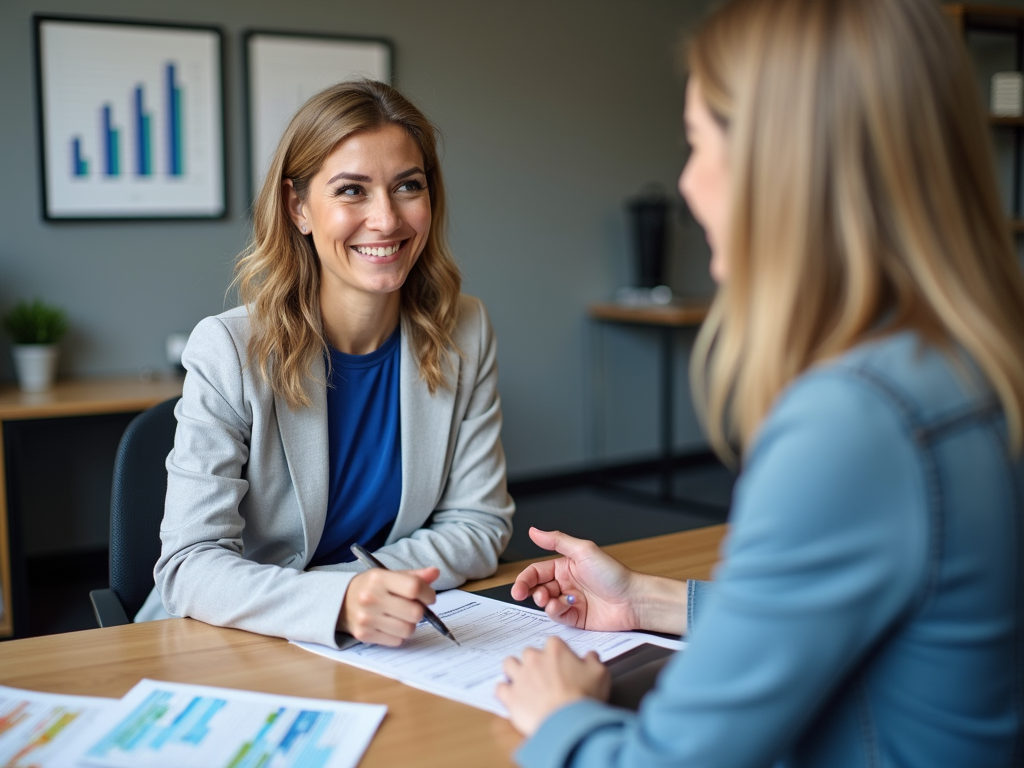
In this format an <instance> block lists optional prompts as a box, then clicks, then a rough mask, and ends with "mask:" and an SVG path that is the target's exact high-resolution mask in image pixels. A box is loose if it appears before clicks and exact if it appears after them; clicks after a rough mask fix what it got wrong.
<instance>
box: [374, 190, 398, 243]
mask: <svg viewBox="0 0 1024 768" xmlns="http://www.w3.org/2000/svg"><path fill="white" fill-rule="evenodd" d="M370 205H371V208H370V214H369V216H367V218H366V226H367V227H369V228H370V229H372V230H373V231H374V232H380V233H381V234H383V235H390V234H391V233H392V232H394V231H395V230H396V229H398V227H399V225H400V224H401V220H400V219H399V217H398V212H397V211H396V210H395V205H394V202H393V201H392V200H391V198H390V197H389V196H388V195H378V196H377V198H376V199H375V200H373V201H371V203H370Z"/></svg>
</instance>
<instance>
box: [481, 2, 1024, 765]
mask: <svg viewBox="0 0 1024 768" xmlns="http://www.w3.org/2000/svg"><path fill="white" fill-rule="evenodd" d="M688 63H689V71H690V79H689V83H688V88H687V97H686V113H685V123H686V131H687V136H688V139H689V141H690V144H691V147H692V153H691V155H690V158H689V160H688V162H687V165H686V168H685V170H684V171H683V175H682V178H681V179H680V190H681V192H682V194H683V195H684V197H685V198H686V200H687V202H688V203H689V205H690V207H691V209H692V210H693V213H694V215H695V216H696V218H697V220H698V221H700V223H701V224H702V225H703V227H704V229H705V231H706V233H707V238H708V243H709V244H710V246H711V251H712V260H711V272H712V275H713V276H714V277H715V278H716V280H717V281H718V283H719V284H720V288H719V291H718V295H717V298H716V300H715V304H714V306H713V308H712V311H711V314H710V316H709V318H708V321H707V322H706V323H705V326H704V328H703V330H702V332H701V336H700V338H699V340H698V344H697V347H696V349H695V353H694V358H693V380H694V383H695V392H697V394H698V400H699V402H700V403H701V405H702V406H703V409H702V410H703V411H704V413H705V414H706V419H707V428H708V432H709V435H710V439H711V442H712V444H713V445H714V446H715V447H716V449H717V450H718V451H719V452H720V453H721V454H723V455H726V456H728V455H729V452H730V449H731V447H733V446H736V447H739V449H740V451H741V455H742V474H741V476H740V479H739V482H738V485H737V487H736V493H735V499H734V507H733V510H732V518H731V522H732V525H731V530H730V533H729V536H728V538H727V540H726V543H725V545H724V549H723V552H722V563H721V565H720V566H719V568H718V570H717V572H716V575H715V587H714V590H713V591H712V590H711V589H710V585H708V586H702V585H700V584H694V583H690V584H685V583H681V582H674V581H671V580H668V579H661V578H655V577H652V576H646V575H642V574H639V573H635V572H633V571H630V570H628V569H626V568H624V567H623V566H622V565H621V564H619V563H617V562H616V561H614V560H612V559H611V558H609V557H608V556H607V555H604V554H603V553H602V552H601V551H600V550H598V549H597V547H596V546H594V545H593V544H592V543H591V542H585V541H580V540H577V539H573V538H571V537H568V536H565V535H563V534H560V533H547V532H542V531H536V530H534V531H532V532H531V534H532V536H533V538H534V540H535V541H536V542H538V543H539V544H540V545H541V546H544V547H546V548H548V549H552V550H555V551H557V552H559V553H561V554H562V555H563V557H562V558H560V559H557V560H553V561H547V562H545V563H540V564H537V565H533V566H530V567H529V568H528V569H527V570H526V571H524V572H523V573H522V574H521V575H520V576H519V578H518V579H517V581H516V583H515V585H514V587H513V596H515V597H517V598H520V599H522V598H525V597H527V596H528V595H532V597H533V599H534V600H535V601H536V603H537V604H538V605H540V606H542V607H544V608H545V609H546V610H547V612H548V614H549V615H551V616H552V617H553V618H555V619H556V620H558V621H561V622H563V623H568V624H571V625H574V626H579V627H586V628H588V629H604V630H613V629H615V630H618V629H634V628H646V629H653V630H663V631H669V632H686V633H687V635H688V640H689V646H688V648H687V650H686V651H685V652H683V653H680V654H678V655H677V656H676V657H675V658H674V659H673V660H672V662H671V663H670V664H669V665H668V666H667V667H666V669H665V670H664V671H663V673H662V675H661V677H660V679H659V681H658V685H657V687H656V689H655V690H654V691H653V692H651V693H650V694H649V695H648V696H647V697H646V699H645V700H644V702H643V704H642V706H641V708H640V710H639V712H638V713H632V712H626V711H622V710H618V709H614V708H612V707H609V706H608V705H606V704H604V703H603V702H602V701H601V700H602V699H604V698H607V693H608V688H609V683H608V676H607V672H606V671H605V670H604V668H603V667H602V666H601V665H600V663H599V662H598V661H597V660H596V658H593V657H589V658H585V659H578V658H576V657H575V656H574V655H573V654H572V652H571V651H570V650H569V649H568V648H567V647H566V646H565V645H564V644H562V643H560V642H558V641H552V642H551V643H550V644H549V645H548V646H547V647H545V648H544V649H543V650H529V651H525V652H524V653H523V655H522V657H521V658H520V659H509V660H508V661H507V662H506V665H505V672H506V674H507V676H508V680H509V681H508V682H507V683H503V684H502V685H500V686H499V688H498V696H499V698H500V699H501V700H502V701H503V702H504V703H505V705H506V706H507V707H508V709H509V712H510V714H511V719H512V723H513V725H515V726H516V727H517V728H518V729H519V730H520V731H522V732H523V733H524V734H526V735H527V736H528V737H529V739H528V741H527V742H526V743H525V744H524V746H523V747H522V748H521V749H520V750H519V752H518V753H517V759H518V760H519V762H520V763H521V764H522V765H524V766H531V767H533V766H561V765H573V766H585V768H601V767H602V766H635V767H637V768H657V766H669V765H671V766H716V767H717V768H728V767H731V766H737V767H738V766H766V765H771V764H778V765H787V766H826V767H827V768H846V767H847V766H849V767H850V768H853V767H854V766H857V767H859V766H920V767H921V768H934V767H935V766H960V767H963V768H990V767H992V768H994V767H996V766H1004V767H1006V768H1010V767H1011V766H1014V767H1016V768H1019V767H1020V766H1024V744H1022V735H1021V733H1022V728H1024V566H1022V560H1024V532H1022V529H1024V511H1022V506H1024V466H1022V460H1021V447H1022V413H1024V279H1022V275H1021V270H1020V266H1019V264H1018V263H1017V261H1016V258H1015V253H1014V248H1013V244H1012V242H1011V238H1010V234H1009V231H1008V227H1007V224H1006V220H1005V218H1004V215H1003V213H1002V207H1001V205H1000V201H999V198H998V194H997V190H996V182H995V177H994V173H993V170H992V169H993V161H992V153H991V149H990V140H989V137H988V128H987V125H986V122H985V119H984V117H983V111H982V108H981V103H980V100H979V98H978V95H977V92H976V88H975V85H974V74H973V71H972V69H971V66H970V64H969V62H968V59H967V56H966V52H965V51H964V48H963V45H962V43H961V42H960V41H959V40H957V38H956V33H955V32H954V30H953V27H952V25H951V24H950V23H949V21H948V20H947V19H945V18H943V15H942V13H941V11H940V9H939V6H938V4H937V3H935V2H934V0H733V2H729V3H727V4H726V5H725V6H724V7H722V8H721V9H720V10H719V11H717V12H716V13H715V14H714V15H712V16H711V17H710V18H709V20H708V21H707V22H706V23H705V25H704V27H703V28H702V30H701V31H700V32H699V33H698V35H697V36H696V38H695V39H694V40H693V42H692V43H691V46H690V48H689V51H688Z"/></svg>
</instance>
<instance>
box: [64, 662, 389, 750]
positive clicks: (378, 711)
mask: <svg viewBox="0 0 1024 768" xmlns="http://www.w3.org/2000/svg"><path fill="white" fill-rule="evenodd" d="M386 709H387V708H386V707H384V706H383V705H376V704H353V703H349V702H339V701H325V700H319V699H299V698H294V697H288V696H272V695H269V694H263V693H255V692H251V691H236V690H227V689H222V688H209V687H206V686H196V685H184V684H177V683H163V682H157V681H153V680H143V681H142V682H140V683H139V684H138V685H137V686H136V687H135V688H133V689H132V690H131V691H129V692H128V694H126V695H125V697H124V698H123V699H121V701H120V702H118V704H117V705H116V707H115V708H113V709H111V710H110V711H109V712H108V713H107V716H106V717H105V719H104V720H103V721H102V722H100V723H98V724H97V728H96V730H95V731H94V733H96V732H99V733H104V734H105V735H103V736H102V737H101V738H99V739H98V740H97V739H96V738H95V737H94V738H93V739H92V740H91V741H92V742H93V743H92V744H91V746H88V747H87V748H86V749H84V751H83V755H82V757H81V759H80V760H81V763H82V764H83V765H88V766H97V768H180V766H187V765H202V766H211V768H264V767H265V766H274V767H275V768H354V766H356V764H357V763H358V762H359V759H360V758H361V757H362V754H363V752H364V751H365V750H366V747H367V746H368V745H369V743H370V740H371V739H372V738H373V734H374V733H375V732H376V730H377V727H378V726H379V725H380V722H381V720H382V719H383V717H384V713H385V711H386Z"/></svg>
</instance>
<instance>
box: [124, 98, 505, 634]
mask: <svg viewBox="0 0 1024 768" xmlns="http://www.w3.org/2000/svg"><path fill="white" fill-rule="evenodd" d="M253 219H254V237H253V242H252V244H251V245H250V247H249V248H248V249H247V250H246V252H244V253H243V254H242V255H241V256H240V258H239V261H238V265H237V268H236V284H237V286H238V288H239V291H240V294H241V297H242V300H243V306H241V307H238V308H236V309H233V310H230V311H228V312H225V313H223V314H221V315H218V316H217V317H210V318H207V319H206V320H204V321H202V322H201V323H200V324H199V325H198V326H197V327H196V329H195V330H194V331H193V333H192V335H191V337H190V339H189V343H188V346H187V348H186V349H185V352H184V354H183V356H182V362H183V364H184V365H185V368H186V369H187V371H188V374H187V376H186V378H185V384H184V392H183V395H182V399H181V401H180V402H179V403H178V406H177V409H176V416H177V420H178V428H177V433H176V435H175V443H174V449H173V450H172V451H171V453H170V455H169V456H168V457H167V471H168V486H167V503H166V509H165V513H164V519H163V524H162V526H161V540H162V544H163V548H162V553H161V556H160V559H159V561H158V562H157V565H156V569H155V577H156V588H155V590H154V593H153V594H152V595H151V596H150V599H149V601H147V603H146V605H145V606H144V607H143V609H142V610H141V611H140V612H139V615H138V616H137V617H136V620H147V619H151V618H158V617H160V616H166V615H168V614H170V615H176V616H191V617H193V618H196V619H200V620H202V621H206V622H208V623H211V624H217V625H221V626H230V627H237V628H239V629H245V630H249V631H252V632H259V633H262V634H268V635H277V636H281V637H286V638H289V639H293V640H305V641H312V642H317V643H323V644H326V645H335V644H336V643H341V642H344V641H345V640H347V639H348V638H350V637H355V638H356V639H359V640H363V641H366V642H374V643H381V644H385V645H398V644H399V643H401V642H402V640H403V639H404V638H406V637H408V636H409V635H410V634H411V633H412V631H413V629H414V627H415V625H416V623H417V622H418V621H419V620H420V619H421V618H422V615H423V604H424V603H430V602H432V601H433V596H434V591H433V589H432V587H431V585H433V586H434V587H436V588H438V589H447V588H450V587H454V586H457V585H459V584H461V583H462V582H463V581H465V580H466V579H473V578H480V577H483V576H487V575H490V574H491V573H493V572H494V570H495V568H496V566H497V560H498V555H499V553H500V552H501V551H502V550H503V548H504V546H505V544H506V543H507V541H508V538H509V535H510V534H511V527H512V526H511V519H512V513H513V510H514V506H513V503H512V500H511V499H510V498H509V495H508V492H507V490H506V484H505V458H504V454H503V452H502V448H501V442H500V437H499V433H500V429H501V407H500V401H499V397H498V391H497V365H496V352H495V342H494V334H493V331H492V330H491V326H490V323H489V321H488V318H487V313H486V311H485V310H484V307H483V305H482V304H481V303H480V302H479V301H478V300H477V299H474V298H471V297H468V296H463V295H461V294H460V292H459V288H460V275H459V272H458V269H457V268H456V266H455V264H454V261H453V259H452V257H451V254H450V253H449V251H448V246H447V241H446V237H445V195H444V185H443V181H442V178H441V170H440V166H439V163H438V158H437V152H436V140H435V131H434V128H433V126H432V125H431V124H430V123H429V121H428V120H427V119H426V118H425V117H424V116H423V115H422V113H420V112H419V110H417V109H416V108H415V107H414V106H413V105H412V104H410V103H409V102H408V101H407V100H406V99H405V98H404V97H403V96H402V95H401V94H399V93H398V92H397V91H396V90H394V89H393V88H391V87H389V86H387V85H384V84H382V83H377V82H357V83H343V84H340V85H337V86H333V87H331V88H329V89H327V90H325V91H323V92H322V93H320V94H318V95H316V96H314V97H313V98H312V99H310V100H309V102H307V103H306V104H305V105H304V106H303V107H302V108H301V109H300V110H299V112H298V113H297V114H296V116H295V117H294V118H293V120H292V122H291V124H290V125H289V126H288V128H287V130H286V131H285V134H284V136H283V137H282V139H281V143H280V146H279V147H278V150H277V152H276V153H275V155H274V158H273V160H272V162H271V167H270V170H269V172H268V174H267V178H266V180H265V182H264V184H263V187H262V190H261V192H260V194H259V197H258V198H257V201H256V204H255V208H254V216H253ZM352 543H358V544H361V545H363V546H366V547H369V548H372V549H375V550H376V555H377V557H378V558H379V559H380V560H381V561H382V562H383V563H384V564H385V565H386V566H388V568H389V569H391V570H388V571H383V570H379V569H374V570H370V571H364V570H363V569H362V567H361V566H360V565H358V563H356V562H352V560H353V558H352V556H351V554H350V553H349V546H350V545H351V544H352Z"/></svg>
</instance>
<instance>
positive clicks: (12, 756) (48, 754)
mask: <svg viewBox="0 0 1024 768" xmlns="http://www.w3.org/2000/svg"><path fill="white" fill-rule="evenodd" d="M114 703H116V700H115V699H99V698H94V697H92V696H66V695H63V694H55V693H38V692H36V691H23V690H19V689H17V688H8V687H6V686H0V765H3V766H6V768H50V766H54V765H56V762H55V761H56V760H57V758H58V756H60V755H61V754H62V753H63V752H64V751H65V748H66V747H67V746H68V745H69V744H71V743H73V742H74V741H75V740H76V738H77V737H83V736H85V735H87V734H89V733H91V732H92V731H91V728H92V726H93V724H94V722H95V721H96V719H97V717H98V716H99V715H100V713H102V712H104V711H105V710H106V709H107V708H108V707H110V706H111V705H113V704H114Z"/></svg>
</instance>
